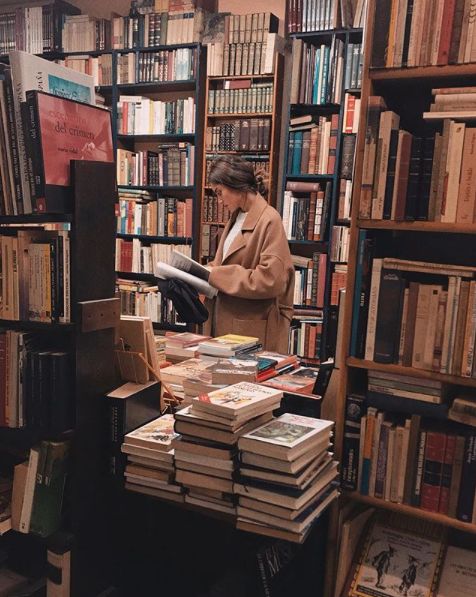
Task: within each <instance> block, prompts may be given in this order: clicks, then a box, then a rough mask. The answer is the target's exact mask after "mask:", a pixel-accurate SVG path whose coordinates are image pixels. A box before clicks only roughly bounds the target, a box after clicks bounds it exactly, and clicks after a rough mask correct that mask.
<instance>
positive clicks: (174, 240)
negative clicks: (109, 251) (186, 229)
mask: <svg viewBox="0 0 476 597" xmlns="http://www.w3.org/2000/svg"><path fill="white" fill-rule="evenodd" d="M116 236H117V237H118V238H123V239H124V240H132V239H134V238H138V239H140V240H145V241H148V242H151V243H165V244H177V245H190V244H191V242H192V239H191V238H188V237H184V236H151V235H148V234H125V233H123V232H118V233H117V234H116Z"/></svg>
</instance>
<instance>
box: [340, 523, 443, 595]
mask: <svg viewBox="0 0 476 597" xmlns="http://www.w3.org/2000/svg"><path fill="white" fill-rule="evenodd" d="M441 550H442V541H441V540H438V539H436V538H426V537H425V536H422V535H414V534H412V533H406V532H402V531H399V530H398V529H393V528H390V527H389V526H388V525H386V524H382V523H376V524H374V526H373V527H372V529H371V531H370V533H369V537H368V540H367V544H366V547H365V552H364V554H363V558H362V562H361V564H360V566H359V568H358V570H357V573H356V578H355V579H354V586H353V589H352V591H351V593H350V595H352V597H357V596H358V597H432V595H433V589H434V581H435V575H436V572H437V569H438V565H439V560H440V557H441Z"/></svg>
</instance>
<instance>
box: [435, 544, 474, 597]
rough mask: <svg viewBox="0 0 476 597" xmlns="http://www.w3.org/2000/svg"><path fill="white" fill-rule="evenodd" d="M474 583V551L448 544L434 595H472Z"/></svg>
mask: <svg viewBox="0 0 476 597" xmlns="http://www.w3.org/2000/svg"><path fill="white" fill-rule="evenodd" d="M475 584H476V552H474V551H471V550H469V549H462V548H460V547H454V546H453V545H450V546H449V547H448V549H447V550H446V554H445V560H444V563H443V566H442V570H441V576H440V581H439V584H438V592H437V593H436V597H453V596H454V595H457V596H458V597H472V596H473V595H474V590H475Z"/></svg>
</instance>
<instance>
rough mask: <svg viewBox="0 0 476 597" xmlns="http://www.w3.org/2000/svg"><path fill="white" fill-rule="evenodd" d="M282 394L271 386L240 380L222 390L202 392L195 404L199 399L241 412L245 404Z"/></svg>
mask: <svg viewBox="0 0 476 597" xmlns="http://www.w3.org/2000/svg"><path fill="white" fill-rule="evenodd" d="M281 396H282V393H281V392H278V391H276V390H274V389H271V388H265V387H263V386H259V385H257V384H254V383H250V382H244V381H243V382H240V383H236V384H233V385H231V386H228V387H226V388H223V389H222V390H215V391H213V392H210V393H209V394H201V395H200V396H198V397H197V398H194V399H193V403H194V404H195V403H196V402H197V401H199V402H205V403H209V404H213V405H216V406H226V407H228V408H229V409H232V410H233V411H235V412H239V411H240V409H241V408H242V407H243V406H245V405H250V404H253V403H259V402H261V401H262V400H265V399H270V398H273V397H276V399H278V398H280V397H281Z"/></svg>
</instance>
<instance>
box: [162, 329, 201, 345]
mask: <svg viewBox="0 0 476 597" xmlns="http://www.w3.org/2000/svg"><path fill="white" fill-rule="evenodd" d="M210 337H211V336H203V335H202V334H194V333H192V332H181V333H179V334H173V335H166V337H165V343H166V347H167V348H169V347H180V348H187V347H190V346H196V345H197V344H198V343H199V342H204V341H205V340H208V339H209V338H210Z"/></svg>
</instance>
